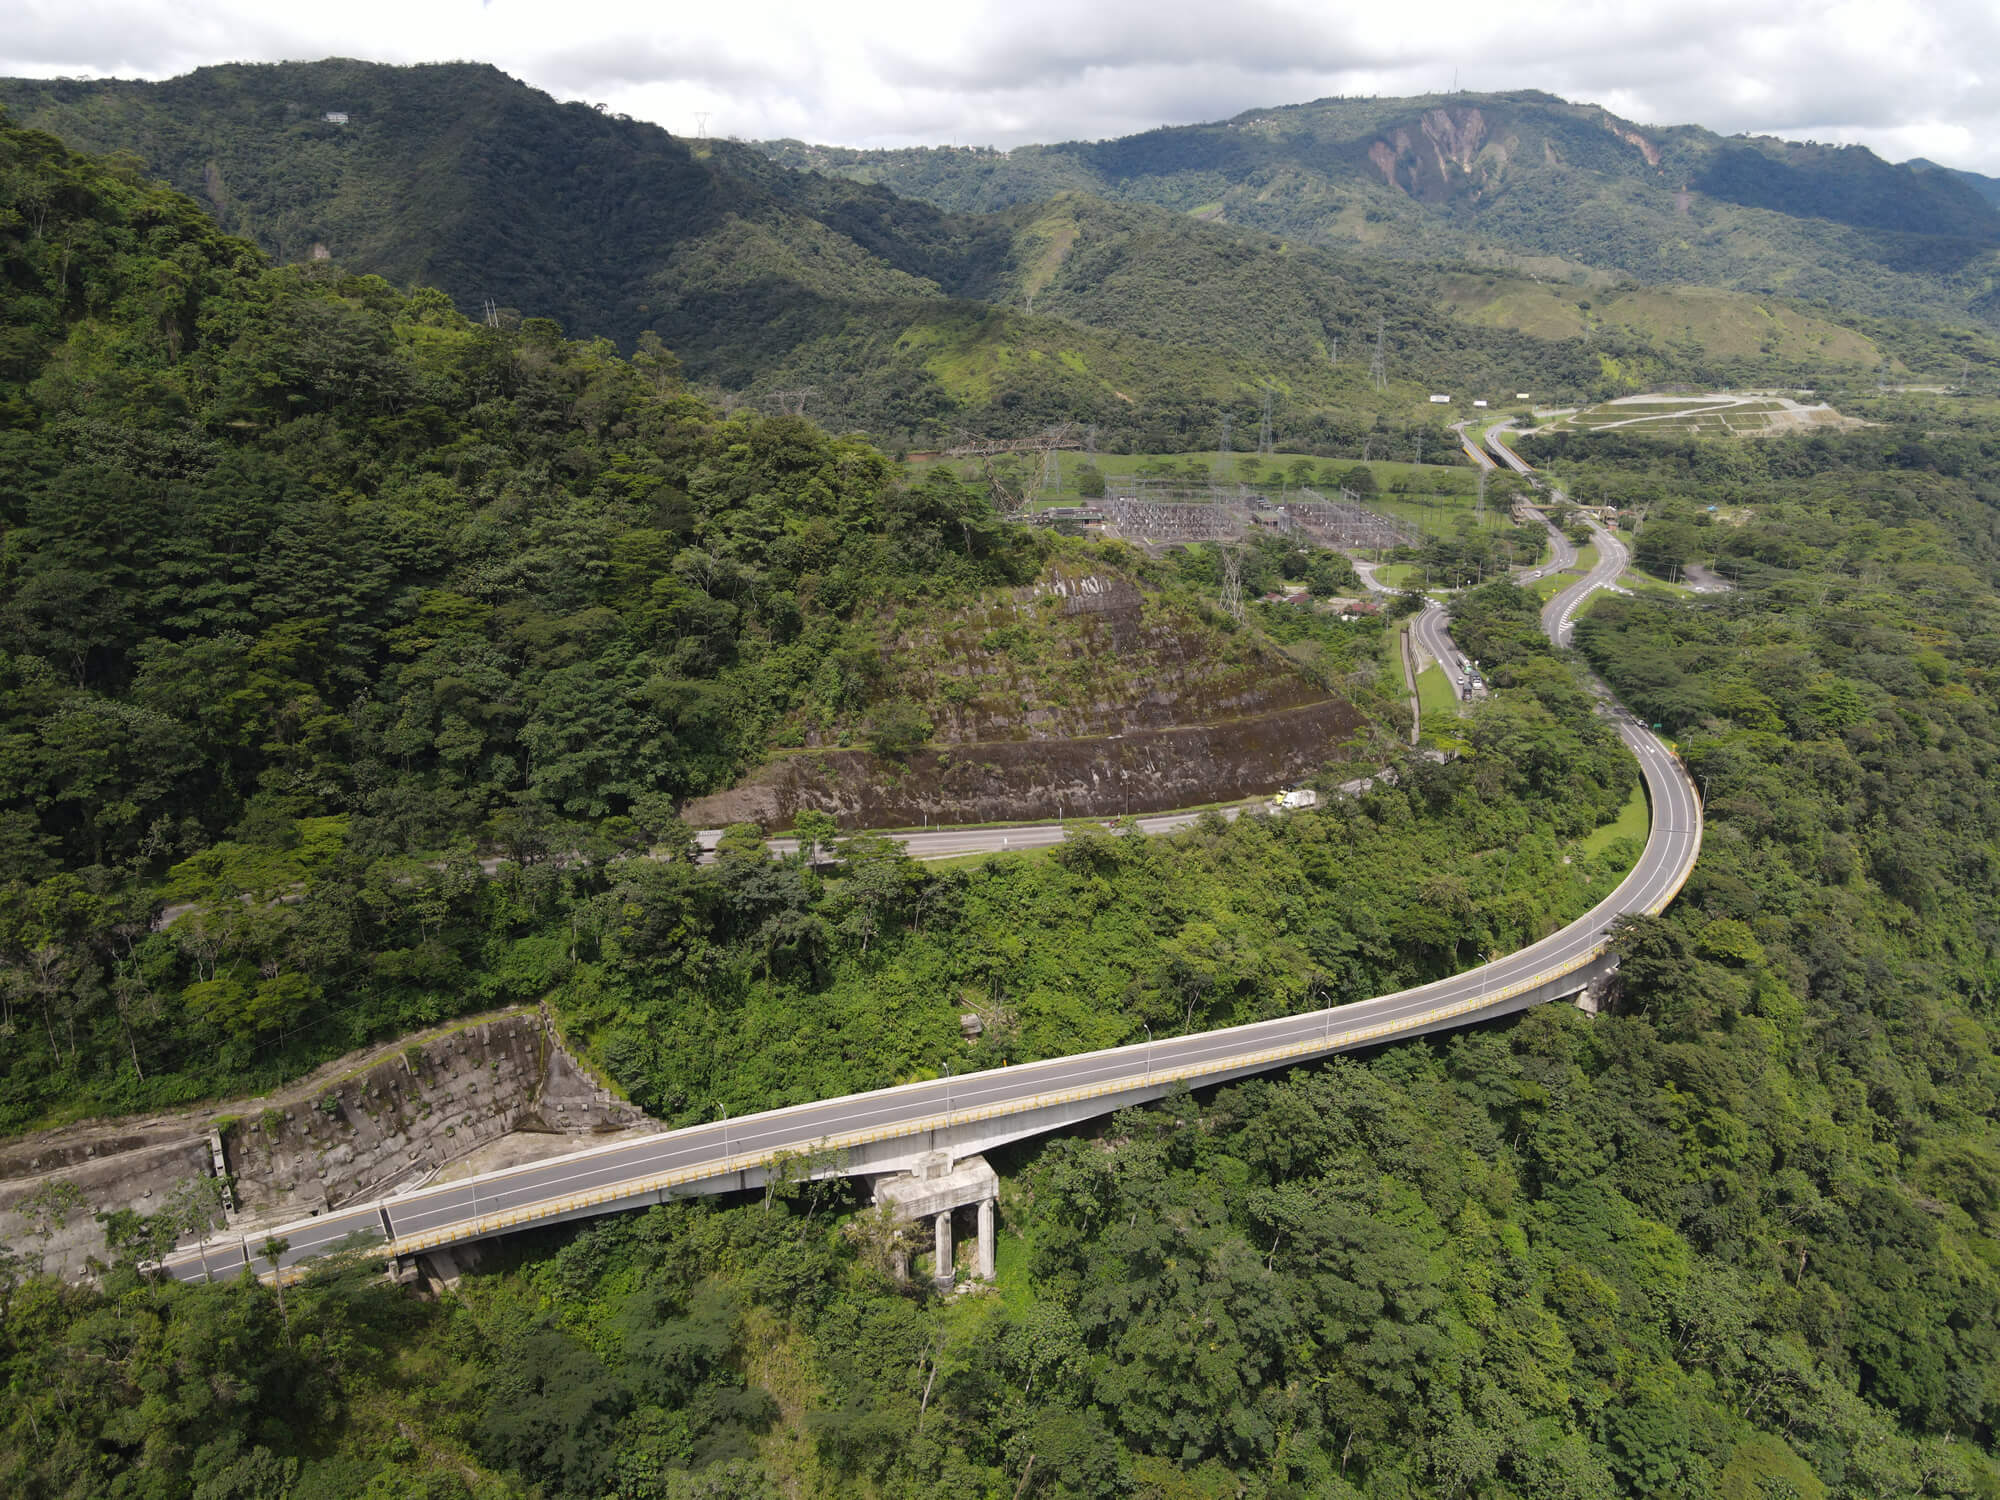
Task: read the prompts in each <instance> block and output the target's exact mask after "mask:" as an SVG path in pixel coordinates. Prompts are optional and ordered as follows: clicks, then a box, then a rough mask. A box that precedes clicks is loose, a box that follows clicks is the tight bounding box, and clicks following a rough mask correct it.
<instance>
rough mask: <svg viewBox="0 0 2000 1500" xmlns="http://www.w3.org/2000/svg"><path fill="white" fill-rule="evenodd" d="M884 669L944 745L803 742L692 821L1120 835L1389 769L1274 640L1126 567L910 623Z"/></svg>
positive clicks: (821, 730) (810, 729) (689, 813)
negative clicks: (1332, 771) (811, 812)
mask: <svg viewBox="0 0 2000 1500" xmlns="http://www.w3.org/2000/svg"><path fill="white" fill-rule="evenodd" d="M881 659H882V664H883V670H884V671H885V673H887V674H888V684H889V691H890V692H892V693H895V694H900V695H902V696H903V697H904V698H905V699H907V701H909V702H910V703H912V704H913V705H915V706H916V707H917V708H918V709H920V711H921V713H922V715H923V717H924V719H925V721H926V722H928V723H929V724H930V725H931V726H932V733H931V736H930V738H929V742H928V743H926V744H924V745H923V746H921V747H919V748H913V749H910V750H908V751H907V752H904V753H900V754H895V755H881V754H875V753H871V752H870V751H869V750H865V749H858V748H843V747H842V746H841V745H840V744H839V738H840V736H839V735H838V734H837V733H836V732H835V731H834V729H833V728H832V727H830V726H802V729H801V733H802V737H803V738H804V739H805V747H804V748H803V749H800V750H798V751H794V752H791V753H788V754H785V755H782V756H780V757H778V758H777V759H775V760H774V761H772V762H771V763H769V764H767V765H766V766H764V767H763V768H762V769H760V770H759V771H758V772H756V773H755V774H754V775H752V776H751V777H749V778H748V779H747V780H746V781H744V782H743V783H741V784H739V785H738V786H736V787H733V788H731V789H729V790H727V791H724V792H719V793H715V794H713V795H711V796H707V797H702V798H699V799H696V800H695V801H693V802H691V803H689V804H688V805H687V807H686V808H685V809H683V816H684V817H685V818H686V820H687V821H688V822H689V823H691V824H693V825H695V826H697V827H703V828H712V827H719V826H722V825H724V824H728V823H736V822H757V823H762V824H764V825H765V826H767V827H784V826H788V825H789V823H790V821H791V819H792V816H793V815H794V814H795V813H797V812H800V811H802V810H805V809H808V808H812V809H818V810H820V811H824V812H831V813H833V814H834V815H835V816H836V817H838V818H839V819H840V821H841V824H842V826H843V827H850V828H854V827H859V828H901V827H911V826H916V825H919V824H922V823H926V822H929V823H939V822H944V823H981V822H1012V821H1021V820H1026V819H1033V818H1053V817H1063V816H1075V817H1120V816H1124V815H1125V814H1128V813H1134V814H1136V813H1146V812H1157V811H1162V810H1166V809H1172V808H1180V807H1189V806H1195V805H1200V804H1204V803H1210V802H1228V801H1233V800H1235V799H1237V798H1240V797H1246V796H1253V795H1258V794H1262V793H1266V792H1270V791H1273V790H1275V789H1276V788H1278V787H1280V786H1283V785H1285V784H1287V783H1288V782H1291V781H1295V780H1298V779H1300V778H1302V777H1305V776H1308V775H1311V774H1313V773H1315V772H1318V771H1319V770H1321V769H1322V768H1323V767H1324V766H1326V765H1327V764H1328V763H1329V762H1356V761H1361V760H1368V761H1369V764H1370V766H1372V765H1373V764H1374V763H1375V762H1374V761H1373V760H1369V757H1370V756H1371V755H1372V754H1374V753H1375V752H1376V751H1377V750H1378V749H1379V746H1378V745H1377V744H1376V736H1375V735H1374V734H1373V732H1372V731H1371V728H1370V725H1369V721H1368V718H1367V716H1366V715H1365V714H1363V712H1362V711H1361V710H1360V709H1359V708H1357V707H1356V706H1355V704H1354V703H1352V702H1351V701H1349V700H1348V699H1347V698H1345V697H1343V696H1341V695H1339V694H1337V693H1334V692H1331V691H1329V690H1328V689H1327V687H1326V686H1325V685H1324V684H1322V683H1320V682H1318V681H1315V680H1314V679H1313V678H1312V677H1311V676H1309V675H1308V674H1307V673H1306V672H1305V671H1303V670H1302V669H1301V668H1300V666H1299V665H1298V664H1297V663H1296V662H1294V661H1292V660H1291V659H1290V658H1288V657H1286V656H1284V655H1283V654H1282V653H1281V652H1279V651H1278V650H1277V649H1276V648H1275V647H1274V646H1273V645H1271V644H1270V643H1269V642H1268V641H1265V640H1264V639H1262V638H1261V637H1259V636H1258V635H1256V634H1255V633H1254V632H1251V631H1248V630H1237V631H1231V630H1227V629H1225V628H1224V626H1223V624H1222V623H1221V622H1219V621H1217V620H1215V619H1212V618H1204V617H1203V616H1202V615H1200V614H1198V613H1197V612H1196V611H1195V610H1194V609H1192V608H1190V607H1189V606H1188V605H1186V604H1183V603H1177V602H1175V601H1173V600H1171V599H1168V598H1166V597H1163V596H1162V595H1160V594H1158V593H1157V592H1153V591H1150V590H1148V589H1147V588H1145V587H1144V586H1143V585H1142V584H1141V583H1140V582H1138V581H1137V580H1136V579H1134V578H1133V577H1131V576H1130V575H1129V574H1127V573H1125V572H1123V571H1121V570H1119V569H1117V568H1114V567H1111V566H1109V565H1106V566H1103V567H1100V568H1097V569H1094V570H1093V569H1089V568H1086V567H1082V566H1079V565H1077V564H1075V563H1072V562H1065V563H1063V564H1061V565H1059V566H1058V567H1056V568H1054V569H1053V570H1052V571H1051V572H1050V573H1049V574H1048V575H1047V576H1046V577H1044V578H1043V579H1042V580H1041V581H1039V582H1037V583H1035V584H1032V585H1029V586H1026V587H1022V588H1017V589H1011V590H1007V591H1005V592H1004V593H1001V594H999V595H996V596H994V597H992V598H989V599H987V600H985V601H983V602H982V603H981V604H979V605H977V606H975V607H973V608H970V609H967V610H963V611H959V612H957V613H955V614H951V615H947V616H945V617H943V618H942V619H939V618H936V617H932V618H929V619H916V618H912V619H910V620H907V621H903V622H899V623H896V624H893V625H892V626H891V627H890V629H889V631H888V633H887V636H886V638H885V640H884V642H883V645H882V650H881Z"/></svg>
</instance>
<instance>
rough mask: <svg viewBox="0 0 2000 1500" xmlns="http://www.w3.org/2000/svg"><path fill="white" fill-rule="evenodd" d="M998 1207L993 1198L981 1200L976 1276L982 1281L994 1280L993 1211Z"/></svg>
mask: <svg viewBox="0 0 2000 1500" xmlns="http://www.w3.org/2000/svg"><path fill="white" fill-rule="evenodd" d="M998 1206H999V1205H998V1203H997V1202H996V1201H995V1200H994V1199H992V1198H981V1199H980V1200H979V1259H978V1263H977V1269H976V1271H975V1272H974V1274H975V1275H977V1276H978V1277H979V1279H980V1280H981V1281H991V1280H992V1279H993V1211H994V1209H995V1208H997V1207H998Z"/></svg>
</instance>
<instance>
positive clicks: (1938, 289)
mask: <svg viewBox="0 0 2000 1500" xmlns="http://www.w3.org/2000/svg"><path fill="white" fill-rule="evenodd" d="M0 108H4V109H6V110H7V111H8V112H9V114H11V115H12V116H13V117H14V118H15V119H16V120H18V121H20V122H21V123H23V124H26V125H29V126H31V127H33V128H36V129H41V130H46V131H49V132H52V133H54V134H57V135H59V136H61V137H63V138H64V139H65V140H66V141H67V142H68V143H69V144H71V145H72V146H74V147H76V148H79V149H84V150H90V151H96V152H112V153H116V152H124V153H129V154H130V155H131V156H133V157H135V158H136V159H137V160H136V166H137V167H138V168H139V169H140V170H143V171H145V172H148V173H151V174H155V175H157V176H160V177H162V178H164V179H165V180H166V181H168V182H169V183H171V184H172V185H173V186H175V187H177V188H179V189H181V190H182V191H183V192H186V193H188V194H190V195H191V196H193V197H195V198H196V199H198V200H199V201H202V202H204V203H206V204H207V205H208V206H209V209H210V211H211V212H212V213H213V215H214V216H215V218H216V219H217V221H218V222H219V223H220V224H221V225H222V226H223V227H224V228H226V229H229V230H231V231H233V232H235V233H238V234H241V235H244V236H247V237H249V238H252V239H254V240H256V241H257V242H258V243H259V244H260V245H262V246H263V247H264V248H265V249H266V250H267V251H269V252H270V253H271V254H272V255H273V256H275V257H276V258H278V259H279V260H281V261H304V260H311V259H315V258H328V259H331V260H332V261H333V262H335V263H336V264H338V265H339V266H341V267H343V268H345V269H348V270H352V271H360V272H368V273H373V274H377V275H380V276H383V277H385V278H387V279H389V280H390V281H392V282H394V283H397V284H399V285H409V284H413V283H426V284H430V285H435V286H438V287H441V288H442V289H444V290H445V291H446V292H448V293H449V294H450V295H451V296H452V297H453V298H454V300H455V301H456V302H457V303H458V305H459V306H460V307H461V308H462V309H463V310H465V311H467V312H468V313H473V314H478V313H481V312H482V311H484V310H486V309H489V308H490V309H493V310H494V313H495V315H496V316H530V317H533V316H542V317H550V318H554V319H556V320H558V321H559V322H561V323H562V324H563V325H564V327H565V328H566V329H567V330H568V331H569V332H570V333H571V334H572V335H573V336H603V337H607V338H610V339H613V340H615V341H617V342H618V343H619V344H621V345H622V346H624V347H626V348H631V347H633V346H634V344H635V342H636V341H637V340H638V339H639V338H640V337H641V336H642V335H645V334H653V335H657V336H658V337H659V338H660V339H662V340H663V341H664V342H665V343H666V344H667V345H668V346H669V347H670V348H672V349H673V350H674V351H675V352H676V353H677V354H678V355H679V356H680V357H681V359H682V360H683V362H684V365H685V367H686V369H687V371H688V373H689V375H690V376H691V377H692V378H694V379H695V380H697V381H698V382H700V383H702V384H703V385H705V386H706V387H708V388H710V389H711V390H713V391H714V392H716V393H718V394H720V395H723V396H726V397H730V398H734V399H748V400H752V401H757V402H761V403H763V404H765V405H766V406H767V407H769V406H776V405H785V406H787V407H789V408H792V409H797V408H798V407H800V406H803V408H804V409H805V411H806V412H807V414H808V415H812V416H815V417H818V418H820V419H821V420H823V421H828V422H831V423H833V424H835V425H837V426H854V427H862V428H865V429H867V430H869V431H870V432H872V433H874V434H875V435H877V436H878V437H882V438H884V439H885V440H888V441H909V442H911V443H913V444H922V443H928V442H931V441H933V440H936V439H939V438H943V437H947V436H949V435H950V434H952V433H954V432H957V431H961V430H968V431H974V432H986V433H999V432H1023V431H1030V430H1034V429H1036V428H1039V427H1041V426H1045V425H1047V424H1048V423H1050V422H1053V421H1059V420H1076V421H1079V422H1084V423H1088V424H1094V425H1096V426H1097V427H1099V429H1100V430H1101V431H1102V432H1103V433H1104V434H1105V435H1106V437H1107V439H1108V440H1110V441H1115V442H1121V443H1126V444H1129V445H1130V446H1133V447H1135V448H1138V449H1141V450H1151V449H1157V448H1168V449H1177V448H1182V447H1185V446H1187V445H1188V444H1189V443H1190V442H1195V443H1200V442H1204V441H1207V439H1208V436H1209V435H1210V434H1212V433H1214V432H1216V431H1217V430H1218V428H1219V427H1220V425H1221V423H1222V421H1223V420H1224V419H1228V420H1231V421H1232V422H1235V423H1237V430H1238V431H1244V430H1254V428H1255V425H1256V422H1257V420H1258V415H1259V414H1260V412H1261V408H1262V405H1263V403H1264V399H1265V394H1266V392H1267V391H1268V392H1270V393H1271V397H1272V400H1273V401H1274V403H1275V404H1276V406H1277V409H1278V416H1279V421H1280V426H1281V428H1282V429H1283V431H1284V432H1285V433H1287V434H1288V435H1289V436H1290V438H1291V439H1293V440H1294V441H1301V442H1304V441H1311V442H1314V443H1316V444H1318V445H1320V446H1322V447H1325V448H1328V449H1331V450H1336V451H1337V450H1340V449H1341V448H1343V447H1344V446H1358V445H1359V444H1361V443H1362V442H1363V441H1364V433H1365V431H1366V430H1368V429H1370V428H1372V427H1373V426H1374V425H1375V424H1376V423H1377V422H1378V421H1379V422H1381V423H1383V424H1386V426H1387V428H1388V429H1389V430H1403V429H1406V428H1413V427H1415V426H1418V425H1434V423H1435V421H1436V419H1437V413H1436V410H1435V408H1433V407H1432V406H1430V405H1429V403H1428V400H1427V393H1428V392H1430V391H1434V390H1455V391H1459V392H1468V391H1469V392H1472V393H1476V394H1487V395H1502V394H1505V395H1511V394H1512V393H1513V392H1514V391H1515V390H1517V389H1519V390H1535V391H1537V392H1540V393H1544V394H1547V395H1551V396H1554V397H1556V398H1558V399H1562V398H1568V397H1577V398H1581V397H1584V396H1593V395H1606V394H1615V393H1617V392H1618V391H1620V390H1623V389H1629V388H1631V387H1633V386H1635V385H1639V384H1646V383H1651V382H1657V381H1661V380H1686V381H1690V382H1703V383H1707V382H1721V381H1730V380H1770V381H1776V380H1784V381H1795V382H1800V383H1818V382H1822V381H1825V380H1828V379H1832V378H1836V377H1838V376H1839V375H1840V373H1841V372H1845V375H1846V376H1847V377H1849V378H1852V377H1858V376H1861V375H1864V374H1867V375H1872V374H1873V373H1874V372H1875V371H1877V370H1878V369H1882V368H1887V369H1890V370H1892V371H1893V370H1898V369H1916V368H1922V369H1942V368H1951V369H1953V370H1956V369H1958V368H1959V367H1960V366H1961V363H1962V361H1963V360H1964V359H1966V358H1975V359H1979V358H1984V357H1986V356H1989V355H1993V354H1994V346H1993V345H1992V344H1991V342H1990V341H1986V340H1974V341H1973V342H1972V343H1970V344H1968V343H1967V341H1966V340H1965V339H1964V338H1962V337H1959V336H1956V335H1944V334H1940V333H1939V332H1938V331H1937V330H1935V329H1933V328H1928V327H1923V326H1919V325H1914V324H1910V323H1907V322H1903V323H1897V322H1893V321H1891V320H1888V319H1886V318H1883V317H1875V318H1873V319H1857V318H1855V317H1854V316H1851V315H1850V314H1848V313H1844V312H1837V311H1835V310H1834V309H1835V308H1845V309H1859V310H1861V311H1862V312H1868V313H1875V314H1888V313H1907V312H1910V311H1912V310H1918V311H1928V312H1929V313H1930V314H1932V315H1933V316H1936V317H1940V318H1947V319H1951V320H1954V321H1959V322H1965V321H1968V320H1974V319H1978V318H1981V317H1988V316H1991V315H1992V314H1993V313H1994V310H1995V307H1994V301H1993V297H1994V294H1993V290H1992V288H1993V284H1994V266H1995V261H1996V247H2000V209H1996V208H1995V206H1994V205H1993V204H1992V203H1991V202H1989V201H1988V200H1987V198H1986V197H1984V196H1982V193H1981V191H1980V190H1979V186H1978V184H1979V183H1980V182H1984V181H1985V179H1976V180H1975V179H1971V178H1970V175H1969V174H1957V173H1951V172H1947V171H1944V170H1942V169H1937V168H1932V167H1930V166H1929V165H1928V164H1925V165H1923V166H1921V167H1890V166H1888V165H1886V164H1884V163H1882V162H1880V161H1879V160H1877V159H1876V158H1874V157H1873V156H1871V155H1869V154H1868V153H1867V152H1865V151H1852V150H1850V151H1831V150H1827V149H1824V148H1809V147H1798V148H1792V147H1779V146H1777V145H1776V144H1775V143H1769V142H1743V141H1723V140H1722V139H1721V138H1720V137H1715V136H1712V135H1709V134H1708V133H1706V132H1702V131H1696V130H1676V131H1668V132H1652V133H1649V132H1643V131H1640V130H1638V129H1637V128H1635V127H1632V126H1630V125H1628V124H1627V123H1625V122H1623V121H1619V120H1617V119H1615V118H1614V117H1612V116H1609V115H1606V114H1605V113H1604V112H1603V111H1601V110H1594V109H1590V108H1587V107H1582V106H1575V105H1569V104H1564V103H1563V102H1561V101H1560V100H1555V99H1552V98H1550V97H1549V96H1547V95H1539V94H1522V95H1491V96H1473V95H1453V96H1450V97H1449V98H1448V99H1444V100H1374V101H1366V102H1359V101H1333V102H1323V103H1321V104H1315V105H1304V106H1299V107H1297V108H1292V109H1279V110H1270V111H1262V112H1258V113H1256V114H1252V115H1246V116H1243V117H1240V118H1239V119H1238V120H1235V121H1230V122H1226V123H1224V124H1220V125H1212V126H1195V127H1188V128H1186V129H1177V130H1165V131H1155V132H1151V133H1149V134H1146V135H1142V136H1135V137H1132V138H1130V139H1129V140H1125V141H1115V142H1108V143H1103V144H1100V145H1089V146H1086V145H1069V146H1050V147H1028V148H1023V149H1020V150H1016V151H1014V152H1012V153H1007V154H1004V155H1003V154H1000V153H994V152H981V151H952V150H946V149H939V150H920V151H901V152H872V153H871V152H851V151H838V150H833V149H831V148H822V147H813V146H805V145H801V144H798V143H783V142H781V143H776V144H771V145H765V146H761V147H752V146H747V145H743V144H740V143H736V142H729V141H707V140H700V141H690V140H683V139H676V138H675V137H673V136H671V135H669V134H668V133H667V132H666V131H664V130H661V129H659V128H658V127H656V126H653V125H649V124H645V123H643V122H639V121H634V120H629V119H625V118H622V117H619V116H615V115H607V114H605V113H602V112H600V111H598V110H596V109H593V108H591V107H590V106H587V105H583V104H561V103H558V102H556V101H555V100H553V99H551V98H550V97H548V96H547V95H545V94H542V93H540V92H538V91H536V90H534V89H531V88H528V87H526V86H525V85H523V84H521V83H519V82H517V81H515V80H513V79H511V78H508V77H507V76H506V75H504V74H502V73H501V72H499V71H498V70H497V69H494V68H491V67H487V66H483V65H479V64H439V65H429V66H421V67H390V66H384V65H380V64H373V63H366V62H355V61H349V60H340V59H335V60H330V61H326V62H319V63H288V64H275V65H231V66H226V67H216V68H204V69H201V70H200V71H198V72H195V73H193V74H190V75H188V76H187V77H184V78H178V79H174V80H171V81H169V82H165V83H158V84H153V83H135V82H120V81H91V82H78V81H34V80H20V79H12V80H0ZM1486 267H1497V268H1499V270H1498V272H1497V274H1496V273H1490V272H1488V271H1486V270H1484V269H1482V268H1486ZM1677 283H1678V284H1685V283H1707V284H1708V285H1709V286H1712V287H1721V288H1732V287H1733V288H1741V289H1743V291H1740V292H1730V291H1701V292H1699V293H1695V292H1689V291H1686V290H1684V289H1669V290H1664V291H1648V290H1646V288H1647V287H1649V286H1658V287H1667V288H1675V284H1677ZM1746 293H1748V294H1747V295H1746ZM1772 293H1783V294H1784V295H1786V296H1787V297H1791V298H1807V299H1811V298H1818V299H1822V301H1823V302H1824V303H1825V304H1828V305H1826V306H1820V307H1812V306H1802V305H1800V304H1798V303H1797V302H1777V301H1775V300H1773V298H1772V296H1771V295H1769V294H1772ZM1378 337H1379V338H1380V339H1381V341H1382V344H1383V347H1384V351H1385V356H1386V358H1385V364H1386V375H1387V379H1386V381H1385V383H1384V384H1383V385H1382V386H1381V387H1379V388H1378V386H1377V384H1376V383H1375V382H1374V381H1372V380H1371V379H1370V378H1369V374H1368V364H1369V358H1368V356H1369V354H1370V353H1372V346H1373V344H1374V342H1375V340H1376V339H1377V338H1378ZM1996 359H2000V356H1996ZM1245 424H1247V426H1246V425H1245ZM1414 441H1415V440H1414V439H1412V445H1413V446H1414ZM1433 451H1435V449H1433Z"/></svg>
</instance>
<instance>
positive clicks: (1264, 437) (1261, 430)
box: [1257, 385, 1278, 456]
mask: <svg viewBox="0 0 2000 1500" xmlns="http://www.w3.org/2000/svg"><path fill="white" fill-rule="evenodd" d="M1277 451H1278V447H1277V444H1276V443H1274V442H1272V441H1271V388H1270V387H1269V386H1268V385H1267V386H1265V387H1264V421H1263V423H1262V425H1261V426H1259V427H1258V429H1257V452H1258V454H1259V455H1260V456H1261V455H1264V454H1267V453H1276V452H1277Z"/></svg>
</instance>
